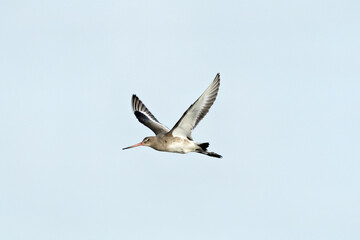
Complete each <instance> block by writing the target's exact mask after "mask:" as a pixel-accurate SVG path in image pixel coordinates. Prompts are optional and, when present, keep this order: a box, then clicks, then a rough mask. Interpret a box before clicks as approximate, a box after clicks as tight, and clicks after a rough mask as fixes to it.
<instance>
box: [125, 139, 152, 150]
mask: <svg viewBox="0 0 360 240" xmlns="http://www.w3.org/2000/svg"><path fill="white" fill-rule="evenodd" d="M155 138H156V137H146V138H144V140H142V141H141V142H140V143H138V144H135V145H132V146H130V147H126V148H123V150H125V149H129V148H133V147H139V146H147V147H151V146H152V145H153V144H154V142H155Z"/></svg>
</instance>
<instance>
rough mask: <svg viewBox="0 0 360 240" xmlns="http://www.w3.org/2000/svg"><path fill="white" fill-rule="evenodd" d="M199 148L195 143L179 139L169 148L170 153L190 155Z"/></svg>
mask: <svg viewBox="0 0 360 240" xmlns="http://www.w3.org/2000/svg"><path fill="white" fill-rule="evenodd" d="M197 148H199V147H198V145H197V144H195V143H194V142H193V141H189V140H187V139H179V140H178V141H174V142H172V143H171V144H169V145H168V146H167V149H166V150H167V151H168V152H177V153H189V152H194V151H195V150H196V149H197Z"/></svg>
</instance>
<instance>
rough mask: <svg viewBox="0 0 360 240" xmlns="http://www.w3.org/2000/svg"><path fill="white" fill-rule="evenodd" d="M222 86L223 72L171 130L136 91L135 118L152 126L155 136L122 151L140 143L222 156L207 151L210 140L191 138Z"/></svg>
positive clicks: (157, 148) (147, 125) (152, 146)
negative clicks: (160, 120)
mask: <svg viewBox="0 0 360 240" xmlns="http://www.w3.org/2000/svg"><path fill="white" fill-rule="evenodd" d="M219 87H220V74H219V73H218V74H217V75H216V77H215V79H214V80H213V81H212V83H211V84H210V86H209V87H208V88H207V89H206V90H205V92H204V93H203V94H202V95H201V96H200V97H199V98H198V99H197V100H196V101H195V102H194V103H193V104H192V105H191V106H190V107H189V108H188V109H187V110H186V111H185V113H184V114H183V115H182V116H181V118H180V119H179V121H178V122H177V123H176V124H175V126H174V127H173V128H172V129H171V130H170V129H168V128H167V127H166V126H164V125H163V124H161V123H160V122H159V121H158V120H157V119H156V118H155V117H154V115H153V114H152V113H151V112H150V111H149V109H148V108H147V107H146V106H145V105H144V104H143V103H142V102H141V101H140V99H139V98H138V97H137V96H136V95H135V94H134V95H133V96H132V99H131V103H132V108H133V112H134V114H135V116H136V118H137V119H138V120H139V122H141V123H142V124H144V125H145V126H146V127H148V128H150V129H151V130H152V131H153V132H154V133H155V134H156V136H151V137H146V138H144V140H142V141H141V142H140V143H138V144H135V145H132V146H130V147H126V148H123V150H125V149H129V148H133V147H139V146H148V147H151V148H153V149H155V150H158V151H164V152H175V153H189V152H197V153H201V154H205V155H207V156H210V157H216V158H222V156H221V155H219V154H217V153H214V152H208V151H207V148H208V147H209V143H208V142H205V143H196V142H194V141H193V139H192V137H191V132H192V130H193V129H194V128H195V127H196V125H197V124H198V123H199V122H200V120H201V119H203V118H204V117H205V115H206V114H207V113H208V111H209V109H210V108H211V106H212V105H213V103H214V102H215V99H216V96H217V94H218V91H219Z"/></svg>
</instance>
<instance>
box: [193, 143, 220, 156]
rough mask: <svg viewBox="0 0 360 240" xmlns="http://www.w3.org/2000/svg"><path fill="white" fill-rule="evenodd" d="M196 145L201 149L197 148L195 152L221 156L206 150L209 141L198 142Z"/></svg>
mask: <svg viewBox="0 0 360 240" xmlns="http://www.w3.org/2000/svg"><path fill="white" fill-rule="evenodd" d="M198 146H199V147H201V149H198V150H197V151H196V152H197V153H201V154H205V155H208V156H210V157H216V158H222V156H221V155H219V154H217V153H214V152H208V151H207V148H208V147H209V143H200V144H198Z"/></svg>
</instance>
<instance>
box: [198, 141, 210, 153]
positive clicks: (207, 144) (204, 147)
mask: <svg viewBox="0 0 360 240" xmlns="http://www.w3.org/2000/svg"><path fill="white" fill-rule="evenodd" d="M198 146H199V147H201V149H202V150H203V151H206V149H207V148H208V147H209V143H208V142H206V143H200V144H198Z"/></svg>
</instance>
